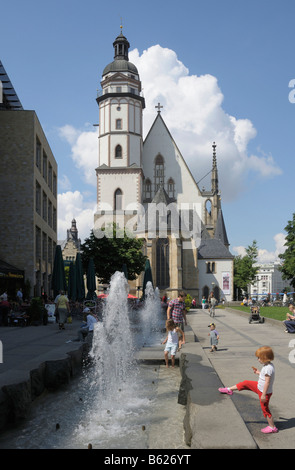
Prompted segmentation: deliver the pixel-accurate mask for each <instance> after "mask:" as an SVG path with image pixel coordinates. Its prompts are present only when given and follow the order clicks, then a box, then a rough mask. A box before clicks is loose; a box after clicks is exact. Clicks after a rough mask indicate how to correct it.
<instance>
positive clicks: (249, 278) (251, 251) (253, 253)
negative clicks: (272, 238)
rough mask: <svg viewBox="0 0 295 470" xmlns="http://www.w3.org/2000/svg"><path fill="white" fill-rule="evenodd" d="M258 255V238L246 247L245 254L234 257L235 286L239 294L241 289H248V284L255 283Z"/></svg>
mask: <svg viewBox="0 0 295 470" xmlns="http://www.w3.org/2000/svg"><path fill="white" fill-rule="evenodd" d="M257 257H258V247H257V242H256V240H253V243H252V245H250V246H248V247H247V248H246V255H245V256H240V255H239V256H236V257H235V258H234V288H235V292H236V291H237V290H238V296H239V295H240V294H241V291H247V287H248V284H251V283H253V281H254V279H255V275H256V272H257V268H256V267H255V266H254V264H255V262H256V260H257Z"/></svg>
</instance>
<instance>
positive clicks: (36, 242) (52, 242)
mask: <svg viewBox="0 0 295 470" xmlns="http://www.w3.org/2000/svg"><path fill="white" fill-rule="evenodd" d="M0 80H1V82H2V91H3V99H2V103H1V104H0V163H1V172H0V201H1V218H0V260H3V261H4V262H6V263H9V264H11V265H13V266H16V267H17V268H18V269H20V270H23V271H24V277H25V280H28V281H29V283H30V285H31V292H30V294H31V295H40V294H41V292H42V291H44V292H46V293H47V294H49V293H50V282H51V273H52V269H53V261H54V253H55V247H56V242H57V163H56V160H55V158H54V156H53V153H52V151H51V149H50V146H49V144H48V141H47V139H46V136H45V134H44V131H43V129H42V126H41V124H40V122H39V120H38V117H37V115H36V113H35V111H32V110H24V109H23V107H22V105H21V103H20V101H19V99H18V97H17V94H16V92H15V90H14V88H13V86H12V84H11V82H10V80H9V77H8V75H7V73H6V72H5V69H4V67H3V65H2V63H1V62H0Z"/></svg>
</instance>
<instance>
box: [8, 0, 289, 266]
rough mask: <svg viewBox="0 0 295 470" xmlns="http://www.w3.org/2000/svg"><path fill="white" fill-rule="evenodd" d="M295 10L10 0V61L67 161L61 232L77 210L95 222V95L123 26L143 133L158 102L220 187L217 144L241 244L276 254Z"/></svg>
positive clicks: (283, 212) (257, 3)
mask: <svg viewBox="0 0 295 470" xmlns="http://www.w3.org/2000/svg"><path fill="white" fill-rule="evenodd" d="M3 3H4V4H3ZM294 17H295V2H294V0H283V1H277V0H247V1H244V0H183V1H182V2H179V1H176V0H169V1H166V0H161V2H159V1H155V0H149V2H148V4H144V3H139V2H138V1H135V0H125V2H121V1H120V2H119V1H118V0H113V1H112V2H111V3H110V2H99V1H97V0H96V1H95V0H84V1H83V2H81V1H77V0H58V1H56V0H51V1H50V2H49V1H44V0H38V1H37V0H26V2H24V1H23V0H10V1H9V2H2V5H1V6H0V25H1V27H0V60H1V61H2V63H3V66H4V68H5V70H6V72H7V74H8V76H9V78H10V80H11V82H12V84H13V86H14V88H15V90H16V93H17V95H18V97H19V99H20V101H21V103H22V105H23V107H24V109H33V110H35V111H36V113H37V116H38V118H39V121H40V123H41V125H42V127H43V130H44V132H45V134H46V137H47V140H48V142H49V145H50V147H51V150H52V152H53V154H54V156H55V159H56V161H57V163H58V240H64V239H65V238H66V233H67V229H69V228H70V226H71V221H72V219H73V218H75V219H76V221H77V228H78V231H79V237H80V238H81V240H82V242H83V241H84V239H85V238H86V237H88V236H89V235H90V231H91V229H92V227H93V213H94V211H95V206H96V174H95V168H96V167H97V166H98V143H97V136H98V127H97V124H99V122H98V105H97V103H96V96H97V92H98V91H99V90H100V88H101V86H100V82H101V78H102V72H103V69H104V67H105V66H106V65H107V64H109V63H110V62H112V61H113V55H114V50H113V41H114V40H115V38H116V37H117V36H118V35H119V34H120V31H121V30H120V26H121V25H122V27H123V34H124V35H125V36H126V37H127V39H128V41H129V43H130V49H129V60H130V61H131V62H132V63H134V64H135V65H136V66H137V68H138V71H139V74H140V79H141V82H142V88H143V93H144V97H145V103H146V108H145V109H144V112H143V123H144V137H145V135H146V134H147V132H148V130H149V128H150V126H151V124H152V123H153V121H154V119H155V118H156V114H157V110H156V109H155V106H156V105H157V103H158V102H160V103H161V105H162V106H163V108H162V109H161V113H162V114H161V115H162V117H163V119H164V121H165V123H166V125H167V127H168V128H169V130H170V132H171V134H172V136H173V138H174V140H175V142H176V144H177V146H178V148H179V150H180V152H181V154H182V156H183V158H184V159H185V161H186V162H187V164H188V166H189V168H190V170H191V172H192V174H193V176H194V178H195V180H196V182H198V184H199V187H200V189H202V188H203V187H204V188H206V189H209V188H210V181H209V180H208V177H207V178H206V177H205V175H206V174H207V173H208V172H209V171H210V169H211V167H212V143H213V142H214V141H215V142H216V145H217V148H216V153H217V165H218V174H219V187H220V190H221V198H222V210H223V216H224V220H225V224H226V229H227V235H228V239H229V242H230V251H231V252H232V254H234V255H238V254H241V255H243V254H244V253H245V248H246V247H248V246H250V245H252V243H253V241H254V240H256V241H257V245H258V249H259V257H258V261H260V262H262V263H267V262H272V261H276V260H277V259H278V258H277V257H278V254H279V253H283V252H284V250H285V247H284V243H285V235H286V232H285V230H284V228H285V227H286V225H287V223H288V221H289V220H291V219H292V217H293V213H294V212H295V210H294V202H293V201H294V200H293V196H292V192H293V191H292V188H293V180H294V159H293V152H294V124H295V102H294V101H295V99H294V96H295V67H294V64H295V59H294V57H295V54H294V44H295V40H294V39H295V37H294V36H295V28H294ZM293 81H294V83H293Z"/></svg>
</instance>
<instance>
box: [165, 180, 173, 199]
mask: <svg viewBox="0 0 295 470" xmlns="http://www.w3.org/2000/svg"><path fill="white" fill-rule="evenodd" d="M167 190H168V191H167V193H168V196H169V197H171V198H174V197H175V183H174V180H173V179H172V178H169V180H168V183H167Z"/></svg>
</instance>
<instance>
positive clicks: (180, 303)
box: [167, 291, 187, 331]
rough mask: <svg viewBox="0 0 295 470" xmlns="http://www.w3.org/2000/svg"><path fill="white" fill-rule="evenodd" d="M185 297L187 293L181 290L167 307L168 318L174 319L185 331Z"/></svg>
mask: <svg viewBox="0 0 295 470" xmlns="http://www.w3.org/2000/svg"><path fill="white" fill-rule="evenodd" d="M184 299H185V293H184V292H182V291H181V292H179V294H178V297H177V299H174V300H170V302H169V304H168V308H167V320H170V319H172V320H173V321H174V323H175V324H176V326H178V327H179V328H180V329H181V330H182V331H184V324H185V325H187V322H186V309H185V302H184Z"/></svg>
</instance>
